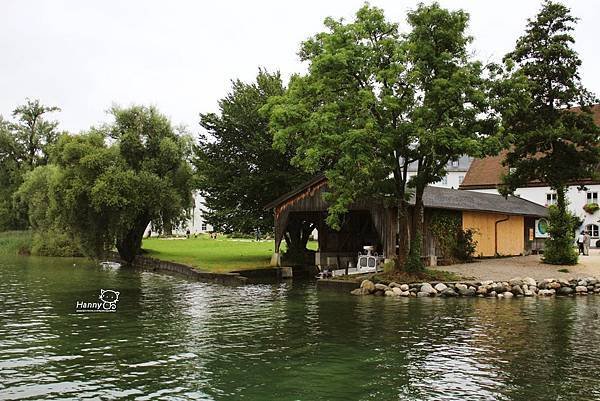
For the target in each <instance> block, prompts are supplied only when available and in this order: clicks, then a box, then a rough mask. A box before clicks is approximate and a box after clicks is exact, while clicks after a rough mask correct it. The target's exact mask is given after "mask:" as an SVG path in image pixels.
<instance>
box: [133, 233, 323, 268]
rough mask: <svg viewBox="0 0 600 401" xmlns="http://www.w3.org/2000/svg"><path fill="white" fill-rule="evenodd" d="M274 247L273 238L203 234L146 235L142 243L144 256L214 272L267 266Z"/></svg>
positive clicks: (311, 244) (310, 244)
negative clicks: (164, 237) (211, 237)
mask: <svg viewBox="0 0 600 401" xmlns="http://www.w3.org/2000/svg"><path fill="white" fill-rule="evenodd" d="M274 247H275V243H274V241H273V240H270V241H260V242H256V241H252V240H248V239H230V238H223V237H220V238H219V239H210V238H209V237H208V236H207V235H202V236H199V237H198V238H190V239H162V238H160V239H159V238H150V239H144V242H143V243H142V248H143V249H144V250H145V251H147V252H148V253H147V255H148V256H151V257H153V258H157V259H162V260H167V261H171V262H179V263H184V264H186V265H190V266H193V267H195V268H198V269H200V270H207V271H214V272H227V271H234V270H246V269H258V268H267V267H269V262H270V261H271V255H272V254H273V249H274ZM315 247H316V243H309V248H311V249H314V248H315ZM284 250H285V247H284V245H283V244H282V251H284Z"/></svg>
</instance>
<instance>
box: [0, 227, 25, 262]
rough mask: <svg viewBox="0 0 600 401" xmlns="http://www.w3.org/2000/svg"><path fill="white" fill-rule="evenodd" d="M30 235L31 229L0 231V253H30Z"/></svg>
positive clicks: (6, 254)
mask: <svg viewBox="0 0 600 401" xmlns="http://www.w3.org/2000/svg"><path fill="white" fill-rule="evenodd" d="M31 235H32V234H31V231H5V232H0V255H4V256H16V255H29V254H30V253H31Z"/></svg>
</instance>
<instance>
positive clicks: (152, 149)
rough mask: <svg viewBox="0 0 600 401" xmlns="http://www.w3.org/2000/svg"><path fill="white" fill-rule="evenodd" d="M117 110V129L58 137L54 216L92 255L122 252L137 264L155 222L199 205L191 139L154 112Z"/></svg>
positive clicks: (172, 222)
mask: <svg viewBox="0 0 600 401" xmlns="http://www.w3.org/2000/svg"><path fill="white" fill-rule="evenodd" d="M111 112H112V115H113V116H114V119H115V120H114V122H113V123H112V124H109V125H107V126H105V127H102V128H100V129H92V130H91V131H90V132H89V133H86V134H82V135H76V136H63V137H61V138H60V139H59V141H58V143H57V145H56V150H55V152H54V153H53V156H54V158H55V160H54V162H55V163H56V165H57V166H58V167H59V169H60V171H59V177H58V178H57V180H56V183H55V184H54V185H53V189H54V193H53V197H54V199H53V202H55V203H56V205H57V208H56V209H55V211H54V212H55V213H56V216H57V218H58V219H60V224H61V225H64V226H66V227H68V228H69V229H71V230H73V231H74V232H75V233H76V234H77V236H78V238H79V239H80V242H81V244H82V246H83V248H84V251H85V252H86V253H87V254H89V255H90V256H101V255H102V254H103V252H104V251H105V250H107V249H111V248H112V247H116V248H117V250H118V251H119V254H120V255H121V257H122V258H123V260H125V261H127V262H132V261H133V259H134V258H135V256H136V255H137V254H138V252H139V250H140V247H141V242H142V237H143V234H144V231H145V229H146V227H147V226H148V224H149V223H150V222H152V224H153V226H155V227H159V228H161V227H173V226H177V225H178V224H180V223H181V222H182V221H183V220H184V219H185V218H186V217H187V214H186V213H187V211H188V210H189V209H190V207H191V205H192V201H193V200H192V190H193V174H192V169H191V166H190V163H189V159H190V156H191V155H190V152H189V150H190V146H189V138H186V137H183V136H180V135H178V134H177V133H176V132H175V131H174V130H173V128H172V126H171V123H170V122H169V120H168V119H167V118H166V117H165V116H163V115H162V114H160V113H159V112H158V111H157V110H156V109H155V108H153V107H142V106H133V107H130V108H127V109H122V108H118V107H115V108H113V109H112V110H111Z"/></svg>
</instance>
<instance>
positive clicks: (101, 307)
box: [75, 289, 120, 312]
mask: <svg viewBox="0 0 600 401" xmlns="http://www.w3.org/2000/svg"><path fill="white" fill-rule="evenodd" d="M119 294H120V292H119V291H115V290H104V289H100V295H99V296H98V299H99V301H95V302H84V301H77V303H76V305H75V312H116V311H117V302H119Z"/></svg>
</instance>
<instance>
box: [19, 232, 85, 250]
mask: <svg viewBox="0 0 600 401" xmlns="http://www.w3.org/2000/svg"><path fill="white" fill-rule="evenodd" d="M31 254H32V255H36V256H62V257H72V256H83V253H82V252H81V246H80V244H79V242H78V241H77V240H76V239H75V238H74V237H73V236H72V235H70V234H68V233H66V232H64V231H61V230H58V229H55V228H51V229H48V230H44V231H36V232H35V233H34V234H33V239H32V242H31Z"/></svg>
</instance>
